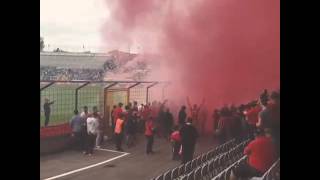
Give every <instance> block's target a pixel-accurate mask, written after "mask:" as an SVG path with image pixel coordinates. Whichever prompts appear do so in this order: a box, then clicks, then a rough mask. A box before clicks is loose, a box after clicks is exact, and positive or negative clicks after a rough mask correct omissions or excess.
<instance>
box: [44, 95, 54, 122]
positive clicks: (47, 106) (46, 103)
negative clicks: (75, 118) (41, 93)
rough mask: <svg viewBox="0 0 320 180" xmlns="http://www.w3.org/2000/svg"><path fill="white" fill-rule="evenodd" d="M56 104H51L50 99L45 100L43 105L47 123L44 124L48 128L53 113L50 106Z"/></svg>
mask: <svg viewBox="0 0 320 180" xmlns="http://www.w3.org/2000/svg"><path fill="white" fill-rule="evenodd" d="M53 103H54V101H51V102H49V99H48V98H46V99H45V100H44V105H43V110H44V116H45V122H44V126H45V127H47V126H48V124H49V120H50V113H51V108H50V106H51V105H52V104H53Z"/></svg>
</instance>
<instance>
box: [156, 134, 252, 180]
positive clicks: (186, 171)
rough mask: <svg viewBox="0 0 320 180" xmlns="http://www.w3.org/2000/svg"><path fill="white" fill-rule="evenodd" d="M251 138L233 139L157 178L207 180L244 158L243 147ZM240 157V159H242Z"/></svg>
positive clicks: (161, 179) (165, 179)
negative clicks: (238, 141)
mask: <svg viewBox="0 0 320 180" xmlns="http://www.w3.org/2000/svg"><path fill="white" fill-rule="evenodd" d="M249 141H250V140H249V139H247V140H244V141H243V142H241V143H239V144H236V141H235V139H232V140H230V141H228V142H226V143H224V144H222V145H220V146H218V147H217V148H215V149H213V150H210V151H208V152H206V153H203V154H201V155H199V156H197V157H196V158H194V159H193V160H191V161H189V162H187V163H185V164H182V165H180V166H178V167H175V168H173V169H172V170H169V171H166V172H165V173H163V174H161V175H159V176H157V178H155V179H157V180H184V179H186V180H206V179H211V178H213V177H215V176H216V175H217V174H218V173H220V172H223V171H224V169H226V168H227V167H228V166H229V165H230V164H232V163H234V164H235V162H237V161H239V159H240V158H241V159H243V158H244V156H243V154H242V152H243V149H244V148H245V146H246V145H247V144H248V143H249ZM241 159H240V160H241ZM169 174H170V175H169Z"/></svg>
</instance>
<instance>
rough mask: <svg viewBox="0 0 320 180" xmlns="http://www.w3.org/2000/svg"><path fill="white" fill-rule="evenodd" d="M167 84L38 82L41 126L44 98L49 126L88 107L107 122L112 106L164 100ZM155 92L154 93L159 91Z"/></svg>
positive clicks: (145, 82) (144, 82) (69, 117)
mask: <svg viewBox="0 0 320 180" xmlns="http://www.w3.org/2000/svg"><path fill="white" fill-rule="evenodd" d="M167 84H168V83H167V82H156V81H40V112H41V116H40V126H41V127H42V126H43V125H44V122H45V113H44V107H43V106H44V103H45V100H46V99H47V100H48V101H49V103H51V102H53V104H51V105H50V109H51V112H50V116H49V126H54V125H59V124H63V123H67V122H69V121H70V119H71V118H72V116H73V112H74V110H75V109H77V110H78V111H79V112H81V111H82V109H83V107H84V106H87V107H88V109H89V111H92V108H93V107H94V106H96V107H98V110H99V112H100V113H101V114H102V116H103V117H104V120H105V121H106V123H107V124H110V123H109V118H110V112H111V109H112V107H113V105H117V104H118V103H119V102H121V103H123V104H125V105H126V104H128V103H129V102H133V101H137V102H138V104H139V105H140V104H146V103H148V102H152V101H154V100H157V101H159V100H160V101H161V100H163V99H164V98H165V94H164V89H165V87H166V86H167ZM155 89H158V90H159V91H160V92H162V95H161V96H160V97H161V98H159V95H158V96H155V93H156V91H154V90H155ZM159 91H157V92H159Z"/></svg>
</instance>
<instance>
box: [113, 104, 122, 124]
mask: <svg viewBox="0 0 320 180" xmlns="http://www.w3.org/2000/svg"><path fill="white" fill-rule="evenodd" d="M122 106H123V104H122V103H119V104H118V107H117V108H116V109H115V110H114V111H113V113H114V114H113V117H114V119H115V120H117V119H118V118H119V117H120V114H121V113H122Z"/></svg>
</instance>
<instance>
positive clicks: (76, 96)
mask: <svg viewBox="0 0 320 180" xmlns="http://www.w3.org/2000/svg"><path fill="white" fill-rule="evenodd" d="M89 83H90V82H86V83H84V84H82V85H81V86H79V87H77V88H76V93H75V104H74V106H75V110H78V92H79V90H80V89H81V88H83V87H85V86H86V85H88V84H89Z"/></svg>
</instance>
